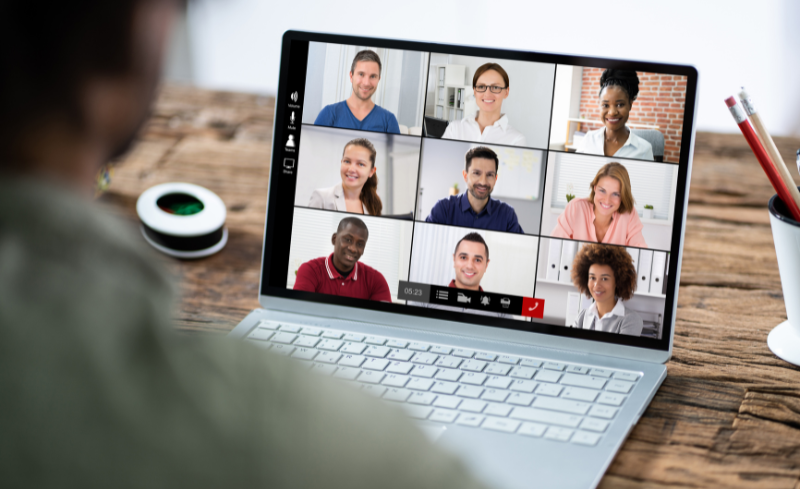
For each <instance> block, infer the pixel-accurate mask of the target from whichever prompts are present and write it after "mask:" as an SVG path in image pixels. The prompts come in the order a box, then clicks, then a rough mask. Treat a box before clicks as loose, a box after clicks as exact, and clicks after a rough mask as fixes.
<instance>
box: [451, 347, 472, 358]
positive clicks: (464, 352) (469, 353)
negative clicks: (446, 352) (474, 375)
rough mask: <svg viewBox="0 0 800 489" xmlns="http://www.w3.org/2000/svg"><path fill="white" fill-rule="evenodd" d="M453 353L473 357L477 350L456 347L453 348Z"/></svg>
mask: <svg viewBox="0 0 800 489" xmlns="http://www.w3.org/2000/svg"><path fill="white" fill-rule="evenodd" d="M453 355H455V356H457V357H461V358H472V356H473V355H475V352H474V351H473V350H465V349H464V348H456V349H455V350H453Z"/></svg>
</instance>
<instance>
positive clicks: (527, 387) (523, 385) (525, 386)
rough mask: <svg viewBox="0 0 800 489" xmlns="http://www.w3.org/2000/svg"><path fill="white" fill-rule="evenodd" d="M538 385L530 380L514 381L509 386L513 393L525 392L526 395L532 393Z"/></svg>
mask: <svg viewBox="0 0 800 489" xmlns="http://www.w3.org/2000/svg"><path fill="white" fill-rule="evenodd" d="M537 385H539V384H538V383H536V382H534V381H532V380H515V381H514V383H513V384H511V390H512V391H515V392H527V393H528V394H531V393H533V391H534V389H536V386H537Z"/></svg>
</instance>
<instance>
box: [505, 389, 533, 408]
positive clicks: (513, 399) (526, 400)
mask: <svg viewBox="0 0 800 489" xmlns="http://www.w3.org/2000/svg"><path fill="white" fill-rule="evenodd" d="M532 401H533V395H531V394H523V393H521V392H515V393H513V394H511V395H510V396H509V397H508V401H506V402H508V403H509V404H514V405H516V406H530V405H531V402H532Z"/></svg>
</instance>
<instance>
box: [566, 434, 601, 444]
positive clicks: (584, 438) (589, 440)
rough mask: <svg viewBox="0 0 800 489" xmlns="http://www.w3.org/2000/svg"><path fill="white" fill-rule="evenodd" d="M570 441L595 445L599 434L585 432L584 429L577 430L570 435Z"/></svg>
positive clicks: (598, 439)
mask: <svg viewBox="0 0 800 489" xmlns="http://www.w3.org/2000/svg"><path fill="white" fill-rule="evenodd" d="M570 441H572V443H578V444H580V445H588V446H590V447H593V446H595V445H597V442H598V441H600V435H598V434H597V433H586V432H585V431H579V432H577V433H575V434H574V435H573V436H572V440H570Z"/></svg>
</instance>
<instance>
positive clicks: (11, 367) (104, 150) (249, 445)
mask: <svg viewBox="0 0 800 489" xmlns="http://www.w3.org/2000/svg"><path fill="white" fill-rule="evenodd" d="M179 7H180V6H179V4H178V2H177V1H173V0H115V1H108V0H84V1H75V2H55V1H45V2H36V1H31V2H23V1H16V2H13V1H7V2H3V3H2V6H0V64H1V65H2V66H3V67H5V69H4V73H3V76H2V77H0V104H1V105H2V111H3V118H2V120H0V126H2V127H0V392H2V394H1V395H0V433H2V436H0V474H2V479H3V486H4V487H9V488H11V487H115V488H119V487H147V488H151V487H192V488H195V489H196V488H204V487H303V488H315V487H325V488H329V487H349V488H367V487H369V488H373V487H382V488H401V487H402V488H409V487H414V488H419V487H430V488H436V489H441V488H449V487H452V488H470V487H477V483H475V482H474V481H472V480H471V479H470V478H469V476H468V475H467V474H466V472H465V470H464V469H463V466H461V465H460V464H459V463H458V462H456V461H455V460H454V459H453V458H451V457H450V456H448V455H445V454H444V453H442V452H440V451H438V450H436V449H434V448H433V447H432V446H430V445H429V444H427V442H426V440H425V439H424V437H423V436H422V434H421V433H420V432H419V431H418V430H416V429H414V428H413V427H412V426H411V423H410V421H408V420H407V419H406V418H404V417H403V416H402V415H400V414H399V410H396V409H395V410H392V409H390V408H389V407H387V406H385V405H384V404H382V403H380V402H379V401H378V400H375V399H370V398H368V397H367V396H366V395H363V394H361V393H359V392H356V391H354V390H353V389H352V388H348V387H344V386H342V387H340V386H338V385H335V384H334V382H333V381H332V380H328V379H324V378H322V377H319V378H317V377H312V376H311V375H310V374H307V373H305V372H304V371H301V369H300V368H299V367H296V366H295V365H294V364H292V363H290V362H287V361H282V360H281V359H278V358H276V357H273V356H271V355H269V354H267V353H265V352H263V351H261V350H258V349H256V348H253V347H250V346H249V345H246V344H241V343H234V342H231V341H226V340H219V339H217V340H214V339H210V338H203V337H199V338H193V339H191V340H189V339H187V338H185V337H178V336H177V335H175V334H174V333H173V332H172V328H171V326H170V322H169V315H170V301H169V298H170V297H171V287H170V285H169V283H168V282H167V280H166V279H165V278H164V276H163V275H162V272H161V271H160V267H159V265H158V262H157V261H156V260H155V259H154V257H152V256H151V255H150V254H149V253H148V252H147V250H144V249H142V246H143V244H142V243H143V242H142V240H141V238H140V237H139V236H137V234H136V233H135V232H134V231H133V230H131V229H128V228H127V227H126V226H125V225H123V224H121V223H119V222H116V221H115V220H114V219H112V218H111V217H109V216H107V215H104V214H103V213H102V212H100V211H99V210H98V209H96V208H95V207H94V206H93V205H92V204H91V203H90V202H89V197H88V195H90V194H91V190H92V188H93V183H94V177H95V175H96V173H97V171H98V169H99V168H100V167H101V166H102V165H103V164H104V163H105V162H106V161H108V160H109V159H110V158H112V157H114V156H117V155H120V154H121V153H122V152H123V151H124V150H125V149H126V148H128V147H129V146H130V144H131V142H132V141H133V139H134V136H135V134H136V133H137V131H138V129H139V128H140V127H141V125H142V124H143V122H144V121H145V119H146V118H147V115H148V112H149V110H150V104H151V103H152V101H153V98H154V95H155V93H156V88H157V84H158V79H159V74H160V67H161V64H162V60H163V55H164V47H165V42H166V40H167V37H168V32H169V27H170V24H171V20H172V19H173V17H175V16H176V15H177V14H178V13H179ZM343 389H344V390H345V392H342V390H343ZM348 389H349V390H348Z"/></svg>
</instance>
